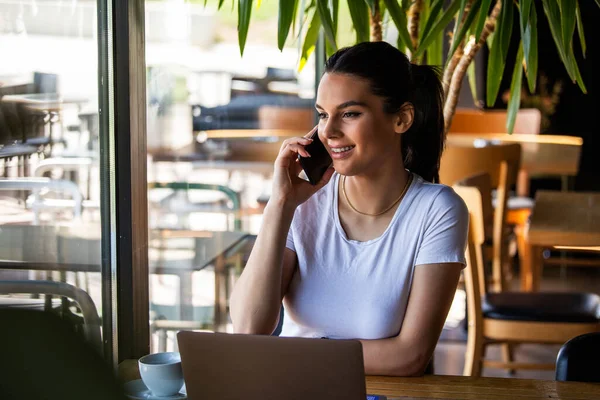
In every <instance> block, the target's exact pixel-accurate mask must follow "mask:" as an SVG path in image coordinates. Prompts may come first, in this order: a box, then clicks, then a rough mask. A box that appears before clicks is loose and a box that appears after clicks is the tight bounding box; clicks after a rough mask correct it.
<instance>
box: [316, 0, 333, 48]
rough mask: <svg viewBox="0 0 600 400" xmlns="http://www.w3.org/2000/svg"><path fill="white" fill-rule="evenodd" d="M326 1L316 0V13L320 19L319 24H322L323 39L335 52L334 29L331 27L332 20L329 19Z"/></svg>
mask: <svg viewBox="0 0 600 400" xmlns="http://www.w3.org/2000/svg"><path fill="white" fill-rule="evenodd" d="M327 3H328V1H327V0H317V12H318V13H319V16H320V17H321V23H322V24H323V30H324V31H325V37H326V38H327V41H328V42H329V44H330V45H331V47H332V48H333V49H334V51H335V50H337V44H336V41H335V28H334V25H333V19H332V17H331V13H330V12H329V7H328V6H327Z"/></svg>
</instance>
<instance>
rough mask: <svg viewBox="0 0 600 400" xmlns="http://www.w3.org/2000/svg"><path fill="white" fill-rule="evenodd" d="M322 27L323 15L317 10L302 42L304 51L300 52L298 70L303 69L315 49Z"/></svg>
mask: <svg viewBox="0 0 600 400" xmlns="http://www.w3.org/2000/svg"><path fill="white" fill-rule="evenodd" d="M320 29H321V17H320V15H319V12H318V11H317V10H315V12H314V13H313V17H312V20H311V21H310V25H309V26H308V30H307V31H306V35H305V36H304V42H303V43H302V52H301V53H300V63H299V64H298V71H302V69H303V68H304V66H305V65H306V62H307V61H308V57H310V55H311V54H312V53H313V52H314V51H315V46H316V44H317V39H318V38H319V30H320Z"/></svg>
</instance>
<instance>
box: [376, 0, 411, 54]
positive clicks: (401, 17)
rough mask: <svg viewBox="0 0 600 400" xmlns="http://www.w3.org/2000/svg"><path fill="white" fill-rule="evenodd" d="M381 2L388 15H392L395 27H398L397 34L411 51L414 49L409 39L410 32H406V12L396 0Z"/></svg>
mask: <svg viewBox="0 0 600 400" xmlns="http://www.w3.org/2000/svg"><path fill="white" fill-rule="evenodd" d="M383 3H384V4H385V6H386V8H387V10H388V12H389V13H390V17H392V20H393V21H394V24H395V25H396V28H397V29H398V36H399V37H400V38H402V42H403V43H404V45H405V46H406V47H407V48H408V49H410V51H411V52H412V51H414V48H413V45H412V40H411V39H410V34H409V33H408V21H407V20H406V13H405V12H404V10H403V9H402V8H401V7H400V5H399V4H398V2H397V1H396V0H383Z"/></svg>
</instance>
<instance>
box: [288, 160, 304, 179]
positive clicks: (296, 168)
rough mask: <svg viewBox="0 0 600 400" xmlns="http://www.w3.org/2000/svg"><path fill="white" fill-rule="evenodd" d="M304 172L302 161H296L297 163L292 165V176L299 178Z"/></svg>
mask: <svg viewBox="0 0 600 400" xmlns="http://www.w3.org/2000/svg"><path fill="white" fill-rule="evenodd" d="M301 171H302V164H300V160H298V159H296V161H295V162H294V163H293V164H291V165H290V175H293V176H298V175H300V172H301Z"/></svg>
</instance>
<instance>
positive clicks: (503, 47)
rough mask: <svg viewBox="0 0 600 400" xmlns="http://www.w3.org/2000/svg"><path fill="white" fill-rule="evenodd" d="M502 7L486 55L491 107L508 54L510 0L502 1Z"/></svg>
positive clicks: (510, 16) (487, 96)
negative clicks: (492, 39) (490, 45)
mask: <svg viewBox="0 0 600 400" xmlns="http://www.w3.org/2000/svg"><path fill="white" fill-rule="evenodd" d="M502 4H503V6H502V9H501V11H500V15H499V16H498V21H497V22H496V34H495V35H494V41H493V43H492V48H491V49H490V55H489V57H488V68H487V87H486V101H487V105H488V107H492V106H493V105H494V103H495V102H496V97H497V96H498V91H499V90H500V82H501V81H502V75H503V74H504V65H505V64H506V56H507V54H508V46H509V45H510V37H511V34H512V27H513V12H514V6H513V4H512V2H510V1H507V2H504V3H502Z"/></svg>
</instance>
